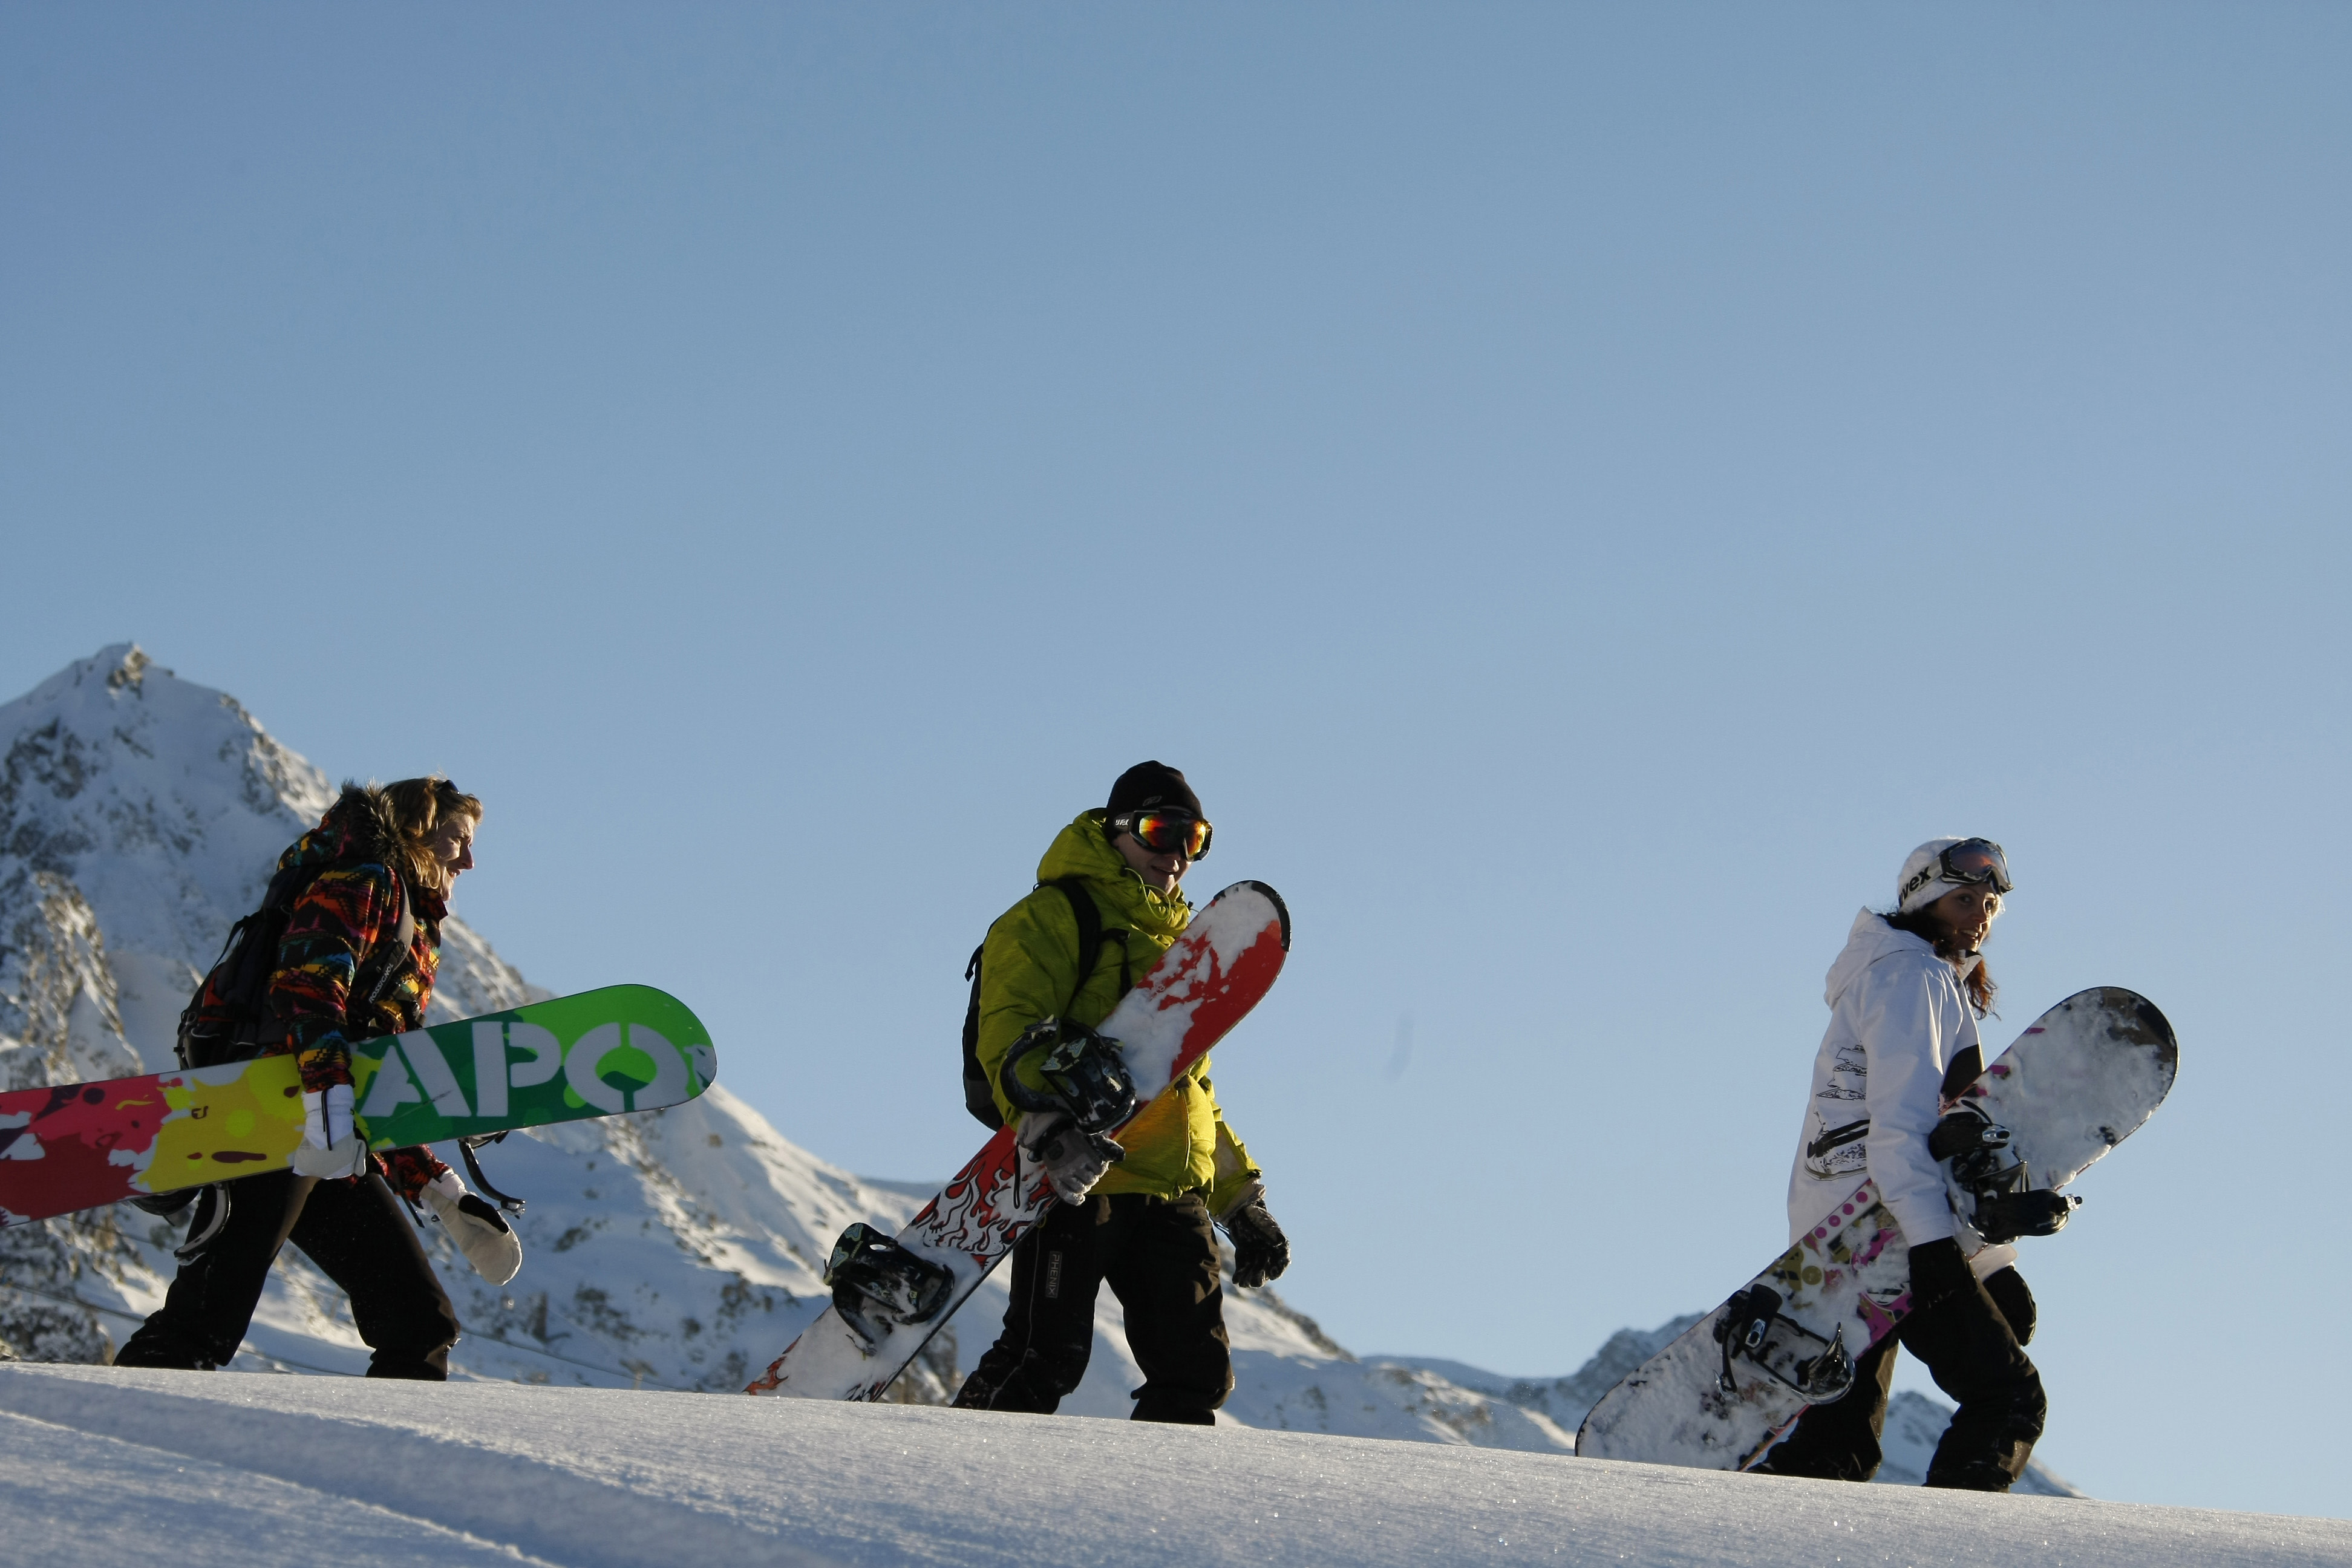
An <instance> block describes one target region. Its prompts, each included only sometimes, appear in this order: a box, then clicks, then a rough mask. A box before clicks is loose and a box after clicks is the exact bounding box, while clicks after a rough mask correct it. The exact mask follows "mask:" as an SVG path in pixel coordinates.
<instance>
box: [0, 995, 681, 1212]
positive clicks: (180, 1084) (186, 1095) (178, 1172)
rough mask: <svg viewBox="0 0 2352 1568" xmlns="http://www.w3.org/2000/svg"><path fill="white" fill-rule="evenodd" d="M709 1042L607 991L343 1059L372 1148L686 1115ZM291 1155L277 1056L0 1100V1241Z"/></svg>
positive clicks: (297, 1096)
mask: <svg viewBox="0 0 2352 1568" xmlns="http://www.w3.org/2000/svg"><path fill="white" fill-rule="evenodd" d="M718 1074H719V1053H718V1052H717V1050H716V1049H714V1048H713V1047H712V1046H711V1044H710V1034H709V1030H707V1029H705V1028H704V1027H703V1026H702V1021H701V1020H700V1019H698V1018H697V1017H696V1016H694V1015H693V1014H692V1013H690V1012H688V1010H687V1008H686V1005H685V1004H684V1003H682V1002H680V1001H678V1000H677V998H676V997H674V996H671V995H669V994H667V993H665V992H660V991H656V990H655V989H654V988H653V987H651V986H649V985H608V986H605V987H604V989H602V990H599V991H583V992H582V993H581V994H579V995H577V996H559V997H556V998H554V999H553V1000H551V1001H546V1002H532V1003H528V1004H526V1005H523V1006H520V1007H516V1008H512V1009H510V1010H509V1011H507V1012H503V1013H488V1014H485V1015H483V1016H481V1017H478V1018H466V1019H461V1020H459V1021H458V1022H457V1023H454V1024H436V1025H435V1026H433V1027H431V1028H429V1029H415V1030H411V1031H410V1032H409V1033H407V1034H405V1035H389V1036H385V1037H382V1038H380V1039H373V1040H368V1041H364V1042H362V1043H361V1044H359V1045H357V1046H354V1047H352V1085H353V1089H352V1092H353V1097H354V1099H355V1100H356V1101H357V1105H358V1112H357V1114H358V1121H359V1124H360V1125H359V1130H360V1132H361V1134H362V1136H363V1137H365V1138H366V1139H367V1142H368V1147H370V1148H371V1149H398V1148H404V1147H406V1146H408V1145H409V1144H412V1143H437V1142H445V1141H446V1140H448V1139H452V1138H473V1137H480V1136H482V1135H484V1134H487V1133H492V1132H499V1131H510V1130H513V1129H516V1128H522V1127H541V1126H544V1125H546V1124H547V1123H549V1122H551V1121H586V1120H588V1119H589V1118H591V1117H597V1116H614V1115H617V1114H619V1113H620V1112H623V1111H627V1110H655V1109H656V1108H657V1107H660V1106H665V1105H677V1104H680V1103H682V1102H684V1101H686V1100H692V1099H693V1098H694V1097H695V1096H696V1095H698V1094H700V1093H701V1092H702V1091H703V1090H704V1089H708V1088H709V1087H710V1084H711V1082H712V1080H713V1079H716V1078H717V1077H718ZM301 1141H302V1086H301V1083H300V1081H299V1079H298V1078H297V1076H296V1072H295V1067H294V1058H292V1057H263V1058H259V1059H257V1060H255V1061H247V1062H231V1063H228V1064H226V1065H225V1066H222V1067H215V1068H190V1069H188V1070H186V1071H184V1072H167V1073H151V1074H149V1075H147V1076H145V1077H142V1078H125V1079H110V1080H109V1081H107V1082H105V1083H88V1084H60V1085H58V1086H56V1087H53V1088H49V1089H17V1090H15V1091H12V1092H10V1093H6V1094H0V1226H8V1225H16V1224H21V1223H23V1222H25V1221H26V1220H36V1219H47V1218H48V1217H49V1216H50V1215H60V1214H70V1213H72V1212H73V1211H75V1210H76V1209H85V1208H95V1207H97V1206H98V1205H101V1204H110V1203H118V1202H120V1201H121V1200H122V1199H125V1198H134V1197H143V1196H147V1195H150V1194H156V1193H168V1192H173V1191H176V1190H178V1189H180V1188H183V1187H195V1186H202V1185H204V1184H206V1183H209V1182H222V1181H228V1180H231V1179H233V1178H235V1177H237V1176H249V1175H253V1174H255V1173H257V1172H261V1171H274V1170H282V1169H284V1168H286V1166H287V1165H288V1164H289V1162H290V1161H291V1159H292V1157H293V1153H294V1148H295V1145H296V1144H298V1143H299V1142H301Z"/></svg>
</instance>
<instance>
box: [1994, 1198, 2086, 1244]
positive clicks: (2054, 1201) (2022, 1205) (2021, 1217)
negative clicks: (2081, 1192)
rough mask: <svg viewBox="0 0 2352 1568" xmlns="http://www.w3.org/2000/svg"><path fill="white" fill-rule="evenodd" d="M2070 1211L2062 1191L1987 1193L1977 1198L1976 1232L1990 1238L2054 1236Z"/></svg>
mask: <svg viewBox="0 0 2352 1568" xmlns="http://www.w3.org/2000/svg"><path fill="white" fill-rule="evenodd" d="M2073 1213H2074V1202H2073V1200H2071V1199H2070V1198H2068V1197H2067V1196H2066V1194H2063V1193H2049V1192H2034V1193H1989V1194H1985V1195H1984V1196H1982V1197H1979V1199H1977V1213H1976V1226H1977V1234H1978V1235H1979V1236H1981V1237H1984V1238H1985V1239H1986V1240H1987V1241H1990V1242H2003V1241H2015V1240H2016V1239H2017V1238H2018V1237H2021V1236H2055V1235H2057V1234H2058V1233H2059V1232H2060V1231H2061V1230H2063V1229H2064V1228H2065V1226H2066V1216H2067V1215H2071V1214H2073Z"/></svg>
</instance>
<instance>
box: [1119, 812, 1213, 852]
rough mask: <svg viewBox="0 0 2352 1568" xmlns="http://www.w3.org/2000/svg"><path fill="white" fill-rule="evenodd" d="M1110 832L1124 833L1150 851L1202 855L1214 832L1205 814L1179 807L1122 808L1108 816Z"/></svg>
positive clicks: (1206, 849) (1207, 848) (1207, 847)
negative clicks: (1161, 808)
mask: <svg viewBox="0 0 2352 1568" xmlns="http://www.w3.org/2000/svg"><path fill="white" fill-rule="evenodd" d="M1109 827H1110V830H1111V832H1113V833H1114V834H1118V833H1127V834H1132V835H1133V836H1134V838H1135V841H1136V842H1137V843H1138V844H1140V845H1142V846H1143V847H1145V848H1146V849H1149V850H1150V851H1151V852H1152V853H1153V854H1154V855H1181V856H1183V857H1184V858H1186V859H1188V860H1201V859H1205V858H1207V857H1208V853H1209V840H1210V839H1211V838H1213V837H1215V836H1216V829H1215V828H1213V827H1211V826H1209V824H1208V822H1207V820H1206V819H1205V818H1202V817H1198V816H1192V814H1191V813H1190V812H1183V811H1123V812H1120V813H1119V814H1118V816H1114V817H1112V818H1111V819H1110V823H1109Z"/></svg>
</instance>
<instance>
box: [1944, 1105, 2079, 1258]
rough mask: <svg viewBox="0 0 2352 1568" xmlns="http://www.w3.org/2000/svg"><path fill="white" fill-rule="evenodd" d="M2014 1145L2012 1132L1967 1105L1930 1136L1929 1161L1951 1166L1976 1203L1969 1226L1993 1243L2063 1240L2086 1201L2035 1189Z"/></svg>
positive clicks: (2029, 1173)
mask: <svg viewBox="0 0 2352 1568" xmlns="http://www.w3.org/2000/svg"><path fill="white" fill-rule="evenodd" d="M2009 1145H2010V1131H2009V1129H2008V1128H2006V1127H2003V1126H2001V1125H2000V1123H1999V1122H1997V1121H1993V1120H1992V1119H1991V1118H1990V1117H1989V1116H1987V1115H1986V1114H1985V1113H1984V1111H1983V1110H1982V1109H1981V1108H1979V1107H1978V1106H1975V1105H1972V1104H1966V1103H1963V1104H1962V1105H1961V1106H1960V1107H1959V1109H1958V1110H1954V1111H1952V1112H1950V1113H1949V1114H1948V1115H1947V1116H1946V1117H1945V1118H1944V1119H1943V1120H1942V1121H1938V1122H1937V1123H1936V1130H1935V1131H1933V1132H1930V1133H1929V1134H1927V1153H1928V1155H1929V1157H1930V1158H1932V1159H1937V1160H1943V1161H1947V1162H1948V1163H1950V1165H1951V1169H1952V1180H1954V1181H1955V1182H1957V1183H1958V1184H1959V1185H1960V1187H1961V1188H1962V1190H1964V1191H1965V1192H1967V1194H1969V1199H1970V1200H1971V1205H1972V1213H1971V1214H1970V1215H1969V1224H1970V1225H1972V1226H1975V1228H1976V1232H1977V1234H1978V1235H1979V1236H1981V1237H1984V1239H1985V1240H1986V1241H1987V1242H1988V1243H1993V1244H1998V1243H2000V1242H2005V1241H2015V1240H2016V1239H2017V1238H2018V1237H2021V1236H2055V1235H2057V1234H2058V1232H2059V1231H2060V1230H2061V1229H2062V1228H2063V1227H2064V1226H2065V1224H2066V1219H2067V1216H2068V1215H2071V1214H2073V1213H2074V1205H2075V1204H2077V1203H2079V1202H2081V1201H2082V1200H2080V1199H2079V1198H2069V1197H2067V1196H2065V1195H2064V1194H2060V1193H2053V1192H2042V1191H2037V1190H2035V1188H2034V1185H2033V1173H2032V1171H2030V1170H2028V1169H2027V1168H2026V1164H2025V1162H2024V1161H2022V1160H2021V1159H2018V1158H2016V1157H2015V1156H2014V1155H2012V1154H2011V1152H2010V1147H2009Z"/></svg>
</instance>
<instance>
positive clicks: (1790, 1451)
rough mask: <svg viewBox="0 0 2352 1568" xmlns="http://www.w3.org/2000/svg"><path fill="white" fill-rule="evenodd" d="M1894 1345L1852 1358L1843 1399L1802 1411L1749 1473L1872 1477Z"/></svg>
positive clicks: (1879, 1455) (1879, 1454)
mask: <svg viewBox="0 0 2352 1568" xmlns="http://www.w3.org/2000/svg"><path fill="white" fill-rule="evenodd" d="M1733 1364H1734V1365H1735V1366H1736V1365H1738V1363H1736V1362H1735V1363H1733ZM1894 1385H1895V1340H1894V1338H1893V1337H1892V1336H1890V1337H1888V1338H1886V1339H1883V1340H1881V1341H1879V1342H1877V1343H1876V1344H1874V1345H1873V1346H1871V1347H1870V1349H1868V1350H1866V1351H1864V1352H1863V1353H1862V1354H1861V1355H1860V1356H1858V1357H1856V1358H1855V1359H1854V1363H1853V1387H1851V1388H1849V1389H1847V1390H1846V1391H1845V1397H1844V1398H1843V1399H1832V1400H1831V1401H1830V1402H1829V1403H1828V1404H1826V1405H1807V1406H1806V1407H1805V1413H1804V1414H1803V1415H1800V1416H1799V1417H1797V1424H1796V1426H1793V1427H1791V1428H1790V1431H1789V1435H1788V1436H1786V1437H1783V1438H1782V1439H1780V1442H1779V1443H1778V1444H1776V1445H1774V1447H1773V1448H1772V1451H1771V1452H1770V1453H1769V1454H1767V1455H1765V1456H1764V1458H1763V1460H1762V1462H1760V1463H1759V1464H1758V1465H1756V1466H1755V1467H1754V1468H1753V1469H1752V1470H1751V1472H1750V1473H1751V1474H1757V1475H1767V1476H1810V1477H1811V1478H1812V1479H1815V1480H1823V1481H1866V1480H1868V1479H1870V1478H1871V1477H1873V1476H1874V1475H1876V1474H1877V1473H1878V1465H1879V1461H1880V1460H1881V1459H1882V1458H1885V1454H1884V1452H1883V1451H1882V1450H1881V1449H1880V1447H1879V1446H1878V1440H1879V1436H1880V1435H1881V1434H1882V1433H1884V1432H1885V1430H1886V1395H1887V1391H1888V1390H1889V1389H1891V1388H1892V1387H1893V1386H1894Z"/></svg>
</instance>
